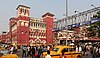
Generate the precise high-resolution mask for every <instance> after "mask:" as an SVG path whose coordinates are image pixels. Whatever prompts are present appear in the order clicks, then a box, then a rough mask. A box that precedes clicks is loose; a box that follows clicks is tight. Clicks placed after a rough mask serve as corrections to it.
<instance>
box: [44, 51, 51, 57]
mask: <svg viewBox="0 0 100 58" xmlns="http://www.w3.org/2000/svg"><path fill="white" fill-rule="evenodd" d="M45 58H51V56H50V51H49V50H47V55H46V57H45Z"/></svg>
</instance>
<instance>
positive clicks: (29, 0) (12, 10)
mask: <svg viewBox="0 0 100 58" xmlns="http://www.w3.org/2000/svg"><path fill="white" fill-rule="evenodd" d="M20 4H21V5H26V6H29V7H30V8H31V9H30V13H31V14H30V17H34V18H42V17H41V16H42V15H43V14H45V13H46V12H50V13H52V14H54V15H55V18H57V19H61V18H64V17H65V16H63V14H66V0H1V1H0V34H1V33H2V31H8V30H9V19H10V18H11V17H16V8H17V6H18V5H20ZM91 4H94V5H95V6H96V7H98V6H100V0H68V15H69V16H71V15H74V14H75V13H74V11H80V12H83V11H86V10H89V9H92V8H93V7H92V6H91Z"/></svg>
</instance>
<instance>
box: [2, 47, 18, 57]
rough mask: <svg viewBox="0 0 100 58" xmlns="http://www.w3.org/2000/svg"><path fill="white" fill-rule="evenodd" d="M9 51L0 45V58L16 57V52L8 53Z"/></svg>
mask: <svg viewBox="0 0 100 58" xmlns="http://www.w3.org/2000/svg"><path fill="white" fill-rule="evenodd" d="M8 53H9V51H8V50H6V49H4V48H3V47H0V58H18V56H17V55H16V54H8Z"/></svg>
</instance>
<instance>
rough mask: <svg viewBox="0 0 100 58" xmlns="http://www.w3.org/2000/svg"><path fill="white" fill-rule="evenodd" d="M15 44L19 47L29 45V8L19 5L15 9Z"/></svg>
mask: <svg viewBox="0 0 100 58" xmlns="http://www.w3.org/2000/svg"><path fill="white" fill-rule="evenodd" d="M16 10H17V33H18V35H17V36H18V37H17V38H18V39H17V42H18V44H19V45H27V44H29V20H30V19H29V16H30V7H28V6H25V5H19V6H18V7H17V8H16Z"/></svg>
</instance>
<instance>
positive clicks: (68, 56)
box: [61, 48, 71, 58]
mask: <svg viewBox="0 0 100 58" xmlns="http://www.w3.org/2000/svg"><path fill="white" fill-rule="evenodd" d="M62 51H63V52H64V54H65V56H66V58H71V53H70V52H68V48H64V49H63V50H62ZM62 51H61V52H62Z"/></svg>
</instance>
